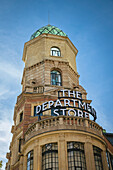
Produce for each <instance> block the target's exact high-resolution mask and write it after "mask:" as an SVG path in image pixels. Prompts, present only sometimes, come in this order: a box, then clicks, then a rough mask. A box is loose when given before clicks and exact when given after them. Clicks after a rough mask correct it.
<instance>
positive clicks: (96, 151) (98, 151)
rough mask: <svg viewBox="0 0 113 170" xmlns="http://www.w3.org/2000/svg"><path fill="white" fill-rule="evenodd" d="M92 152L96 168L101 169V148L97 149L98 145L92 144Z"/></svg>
mask: <svg viewBox="0 0 113 170" xmlns="http://www.w3.org/2000/svg"><path fill="white" fill-rule="evenodd" d="M93 152H94V159H95V167H96V170H103V167H102V158H101V149H99V148H98V147H96V146H94V147H93Z"/></svg>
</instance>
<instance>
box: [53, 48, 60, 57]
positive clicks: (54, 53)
mask: <svg viewBox="0 0 113 170" xmlns="http://www.w3.org/2000/svg"><path fill="white" fill-rule="evenodd" d="M51 55H52V56H60V49H59V48H57V47H52V48H51Z"/></svg>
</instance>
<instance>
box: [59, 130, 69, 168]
mask: <svg viewBox="0 0 113 170" xmlns="http://www.w3.org/2000/svg"><path fill="white" fill-rule="evenodd" d="M66 149H67V148H66V143H65V134H64V133H60V134H59V143H58V161H59V170H68V168H67V156H66V153H67V151H66Z"/></svg>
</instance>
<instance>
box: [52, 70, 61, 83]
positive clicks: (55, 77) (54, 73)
mask: <svg viewBox="0 0 113 170" xmlns="http://www.w3.org/2000/svg"><path fill="white" fill-rule="evenodd" d="M51 84H52V85H58V86H61V74H60V72H58V71H55V70H53V71H51Z"/></svg>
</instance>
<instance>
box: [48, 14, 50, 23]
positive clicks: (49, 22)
mask: <svg viewBox="0 0 113 170" xmlns="http://www.w3.org/2000/svg"><path fill="white" fill-rule="evenodd" d="M49 23H50V18H49V11H48V25H50V24H49Z"/></svg>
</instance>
